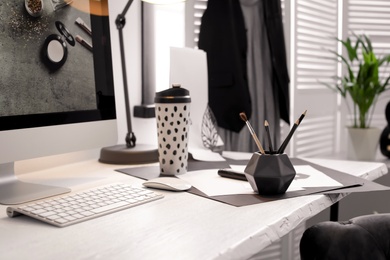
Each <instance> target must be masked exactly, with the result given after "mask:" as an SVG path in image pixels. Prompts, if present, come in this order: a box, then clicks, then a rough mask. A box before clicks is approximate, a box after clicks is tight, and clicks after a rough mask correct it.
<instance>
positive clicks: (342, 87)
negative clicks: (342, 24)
mask: <svg viewBox="0 0 390 260" xmlns="http://www.w3.org/2000/svg"><path fill="white" fill-rule="evenodd" d="M354 38H355V39H356V41H355V42H354V43H353V42H352V40H351V38H350V37H348V38H347V40H345V41H343V40H341V39H337V40H338V41H339V42H341V43H342V45H343V47H344V48H345V50H346V54H347V55H345V56H343V55H341V54H339V53H337V52H334V51H331V52H332V53H334V54H335V55H336V58H337V59H338V60H340V62H342V64H343V65H344V67H345V69H346V70H345V71H346V72H345V73H344V75H343V76H342V77H338V78H337V81H336V83H335V84H334V85H330V84H326V85H327V86H328V87H330V88H331V89H333V90H335V91H336V92H338V93H340V94H341V96H342V97H343V98H344V99H345V100H346V104H347V107H348V110H349V112H350V113H351V114H352V116H353V123H352V126H350V127H349V128H348V131H349V136H350V143H349V144H350V147H349V149H348V152H349V153H352V154H353V153H355V156H353V155H352V156H349V157H350V159H367V160H371V159H373V158H374V156H375V150H376V149H377V147H378V140H379V135H380V130H379V129H373V128H371V127H370V124H371V119H372V115H373V112H374V109H375V105H376V103H377V101H378V97H379V96H380V95H381V94H382V93H383V92H384V91H386V90H389V89H390V87H389V85H390V84H389V81H390V76H389V75H386V76H385V75H382V76H383V77H380V75H379V74H380V73H379V69H380V68H382V67H383V66H387V65H388V63H389V62H390V54H388V55H384V56H383V57H378V56H377V55H376V54H375V51H374V49H373V47H372V44H371V41H370V39H369V37H368V36H367V35H365V34H362V35H356V34H354ZM348 99H349V100H351V101H352V102H351V103H352V109H351V106H350V105H349V102H348V101H347V100H348ZM362 129H366V130H362ZM368 135H374V136H373V137H372V138H373V139H374V143H372V144H371V143H366V141H367V142H371V141H368V140H367V139H368V138H369V137H367V136H368ZM354 136H356V137H354ZM355 138H356V139H357V141H356V142H355V141H354V139H355ZM370 147H371V149H373V150H372V151H370V150H369V148H370ZM363 152H367V155H364V154H360V153H363ZM351 157H352V158H351Z"/></svg>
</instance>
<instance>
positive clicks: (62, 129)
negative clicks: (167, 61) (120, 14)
mask: <svg viewBox="0 0 390 260" xmlns="http://www.w3.org/2000/svg"><path fill="white" fill-rule="evenodd" d="M81 2H82V3H83V4H82V6H81V7H80V6H78V5H77V4H78V3H81ZM92 2H93V4H94V5H95V6H94V8H96V5H100V8H101V10H103V9H105V10H107V5H108V4H107V0H103V1H91V4H92ZM91 7H92V6H90V5H89V1H88V0H77V1H71V0H2V1H1V3H0V53H1V56H0V203H3V204H12V203H10V202H3V201H6V200H2V197H5V198H8V197H10V198H11V199H9V201H13V198H14V197H15V196H19V194H10V192H9V191H8V190H18V191H17V193H20V192H23V190H24V189H26V188H25V187H23V188H20V186H18V187H19V188H18V189H15V187H11V188H10V185H9V184H7V183H6V178H7V176H9V175H11V176H12V178H14V179H15V183H19V181H18V180H17V178H16V176H15V175H14V173H13V167H12V165H13V163H14V162H15V161H18V160H23V159H31V158H35V157H41V156H48V155H54V154H59V153H66V152H73V151H79V150H86V149H91V148H98V147H103V146H106V145H112V144H115V143H116V142H117V137H116V133H117V132H116V120H115V118H116V113H115V98H114V86H113V73H112V60H111V46H110V30H109V17H108V12H106V13H105V14H104V13H103V14H102V13H101V14H99V15H97V14H91V12H90V8H91ZM98 7H99V6H98ZM10 165H11V166H10ZM10 171H12V172H11V173H10ZM4 183H5V184H4ZM15 185H17V184H15ZM37 189H38V191H39V193H41V191H40V189H42V187H38V188H37ZM27 190H29V189H28V188H27ZM33 190H34V189H33ZM31 192H33V191H31ZM31 192H30V193H31ZM27 193H28V192H27ZM54 195H55V194H54ZM44 196H50V194H49V195H44ZM19 197H20V196H19ZM21 197H24V198H26V199H27V200H32V199H36V198H34V195H31V196H30V194H23V195H22V196H21ZM13 203H20V202H19V200H15V202H13Z"/></svg>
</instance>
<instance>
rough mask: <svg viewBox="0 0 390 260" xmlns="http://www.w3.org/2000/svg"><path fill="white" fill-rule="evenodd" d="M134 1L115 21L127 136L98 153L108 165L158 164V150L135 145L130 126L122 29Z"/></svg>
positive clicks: (160, 1)
mask: <svg viewBox="0 0 390 260" xmlns="http://www.w3.org/2000/svg"><path fill="white" fill-rule="evenodd" d="M133 1H134V0H129V1H128V2H127V4H126V6H125V8H124V9H123V11H122V13H121V14H119V15H118V16H117V18H116V20H115V24H116V27H117V29H118V32H119V44H120V46H119V47H120V54H121V62H122V75H123V88H124V96H125V108H126V121H127V131H128V132H127V135H126V138H125V140H126V144H125V145H114V146H110V147H104V148H102V149H101V151H100V159H99V161H100V162H103V163H110V164H142V163H153V162H158V150H157V147H153V146H150V145H145V144H137V145H136V140H137V138H136V136H135V134H134V132H133V129H132V124H131V112H130V101H129V92H128V85H127V76H126V62H125V50H124V43H123V42H124V41H123V28H124V26H125V24H126V18H125V16H126V13H127V11H128V10H129V8H130V6H131V4H132V3H133ZM143 1H144V2H148V3H153V4H171V3H177V2H183V1H185V0H143Z"/></svg>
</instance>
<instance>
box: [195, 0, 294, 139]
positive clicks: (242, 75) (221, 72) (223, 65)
mask: <svg viewBox="0 0 390 260" xmlns="http://www.w3.org/2000/svg"><path fill="white" fill-rule="evenodd" d="M263 1H264V12H265V25H266V28H267V35H268V39H269V46H270V52H271V57H272V59H271V60H272V74H273V75H272V85H273V86H272V87H273V89H274V95H276V96H277V97H278V99H279V109H280V117H281V118H282V119H283V120H284V121H286V122H287V123H290V120H289V113H290V111H289V108H290V101H289V81H290V80H289V76H288V69H287V61H286V51H285V42H284V34H283V23H282V13H281V7H280V0H263ZM198 46H199V48H200V49H203V50H205V51H206V53H207V63H208V74H209V104H210V107H211V109H212V111H213V112H214V114H215V116H216V119H217V122H218V125H219V126H220V127H223V128H225V129H228V130H231V131H234V132H239V131H240V130H241V129H242V127H243V126H244V122H243V121H241V119H240V118H239V116H238V114H239V113H240V112H245V113H246V114H247V116H248V118H249V117H250V115H251V112H252V111H251V97H250V94H249V89H248V82H247V67H246V66H247V63H246V59H247V57H246V54H247V39H246V29H245V23H244V18H243V14H242V10H241V6H240V3H239V0H209V1H208V6H207V9H206V10H205V12H204V14H203V17H202V23H201V28H200V33H199V43H198Z"/></svg>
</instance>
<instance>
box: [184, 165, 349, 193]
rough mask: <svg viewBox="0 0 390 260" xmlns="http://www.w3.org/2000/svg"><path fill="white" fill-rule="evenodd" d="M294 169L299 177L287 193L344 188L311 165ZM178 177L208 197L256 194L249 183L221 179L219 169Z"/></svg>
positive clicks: (243, 167) (236, 168) (241, 167)
mask: <svg viewBox="0 0 390 260" xmlns="http://www.w3.org/2000/svg"><path fill="white" fill-rule="evenodd" d="M232 168H233V169H235V170H238V171H243V170H244V169H245V166H242V165H241V166H239V165H233V166H232ZM294 168H295V171H296V172H297V175H296V178H295V179H294V180H293V182H292V183H291V185H290V187H289V188H288V190H287V192H288V191H296V190H303V189H304V188H303V187H333V186H342V185H341V184H340V183H339V182H337V181H335V180H333V179H332V178H330V177H328V176H327V175H326V174H324V173H322V172H320V171H318V170H316V169H314V168H313V167H311V166H309V165H298V166H294ZM178 177H179V178H180V179H183V180H186V181H188V182H189V183H191V184H192V186H194V187H196V188H197V189H199V190H201V191H202V192H204V193H205V194H207V195H208V196H219V195H232V194H253V193H255V192H254V191H253V189H252V187H251V185H250V184H249V182H246V181H240V180H234V179H229V178H224V177H221V176H219V175H218V169H211V170H201V171H192V172H187V173H186V174H183V175H179V176H178Z"/></svg>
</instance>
